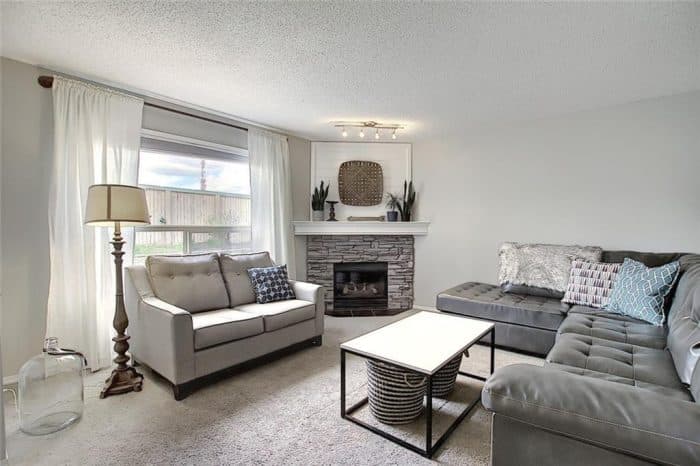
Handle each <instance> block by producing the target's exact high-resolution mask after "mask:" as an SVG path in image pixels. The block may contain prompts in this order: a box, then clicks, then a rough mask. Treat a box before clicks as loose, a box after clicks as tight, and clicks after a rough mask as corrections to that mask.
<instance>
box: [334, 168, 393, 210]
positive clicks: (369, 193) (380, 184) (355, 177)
mask: <svg viewBox="0 0 700 466" xmlns="http://www.w3.org/2000/svg"><path fill="white" fill-rule="evenodd" d="M338 191H339V194H340V202H342V203H343V204H345V205H352V206H372V205H377V204H380V203H381V202H382V199H383V198H384V173H383V172H382V166H381V165H379V164H378V163H377V162H370V161H368V160H350V161H348V162H343V163H342V164H340V169H339V170H338Z"/></svg>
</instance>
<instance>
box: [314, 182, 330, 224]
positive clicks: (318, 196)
mask: <svg viewBox="0 0 700 466" xmlns="http://www.w3.org/2000/svg"><path fill="white" fill-rule="evenodd" d="M330 187H331V184H330V183H328V185H326V186H325V188H324V182H323V181H321V186H320V187H318V186H317V187H315V188H314V193H313V194H312V195H311V211H312V212H311V220H313V221H314V222H322V221H323V207H324V206H325V204H326V198H327V197H328V189H329V188H330Z"/></svg>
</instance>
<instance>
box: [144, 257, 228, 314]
mask: <svg viewBox="0 0 700 466" xmlns="http://www.w3.org/2000/svg"><path fill="white" fill-rule="evenodd" d="M146 268H147V270H148V278H149V279H150V281H151V287H152V288H153V293H154V294H155V295H156V296H157V297H158V298H160V299H162V300H163V301H165V302H166V303H168V304H172V305H173V306H177V307H179V308H182V309H184V310H186V311H188V312H192V313H194V312H201V311H209V310H211V309H221V308H224V307H228V306H229V299H228V293H227V292H226V285H225V284H224V279H223V277H222V276H221V269H220V267H219V257H218V255H217V254H193V255H187V256H148V257H147V258H146Z"/></svg>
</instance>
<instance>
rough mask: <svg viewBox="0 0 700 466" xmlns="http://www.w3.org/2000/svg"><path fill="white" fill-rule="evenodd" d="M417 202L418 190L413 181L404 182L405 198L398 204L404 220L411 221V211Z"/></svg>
mask: <svg viewBox="0 0 700 466" xmlns="http://www.w3.org/2000/svg"><path fill="white" fill-rule="evenodd" d="M415 202H416V192H415V191H414V190H413V181H409V182H406V181H404V182H403V199H402V200H401V201H400V202H399V204H398V205H397V206H396V208H397V209H399V213H400V214H401V221H402V222H410V221H411V211H412V210H413V205H414V204H415Z"/></svg>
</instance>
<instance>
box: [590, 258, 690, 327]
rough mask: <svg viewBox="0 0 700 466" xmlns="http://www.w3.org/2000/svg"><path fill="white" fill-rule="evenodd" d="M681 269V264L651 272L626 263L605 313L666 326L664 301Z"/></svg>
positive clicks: (618, 276)
mask: <svg viewBox="0 0 700 466" xmlns="http://www.w3.org/2000/svg"><path fill="white" fill-rule="evenodd" d="M679 267H680V264H679V262H678V261H674V262H670V263H668V264H666V265H662V266H661V267H654V268H649V267H647V266H646V265H644V264H642V263H641V262H637V261H634V260H632V259H625V261H624V262H623V263H622V267H620V272H619V273H618V275H617V280H616V281H615V285H613V289H612V291H611V292H610V299H609V300H608V303H607V304H606V305H605V308H604V309H605V310H607V311H610V312H615V313H618V314H624V315H627V316H630V317H634V318H636V319H640V320H644V321H646V322H649V323H652V324H654V325H656V326H659V327H660V326H662V325H663V324H664V319H665V318H666V316H665V315H664V310H663V308H664V298H665V297H666V295H667V294H668V292H669V291H671V288H672V287H673V283H674V282H675V281H676V277H677V276H678V269H679Z"/></svg>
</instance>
